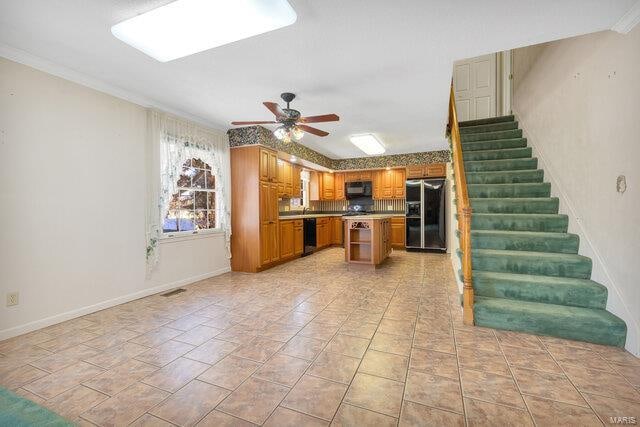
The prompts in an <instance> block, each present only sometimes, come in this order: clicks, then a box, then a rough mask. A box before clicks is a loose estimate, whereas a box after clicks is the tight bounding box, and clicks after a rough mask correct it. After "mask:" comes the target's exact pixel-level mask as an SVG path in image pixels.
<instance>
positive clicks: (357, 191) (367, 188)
mask: <svg viewBox="0 0 640 427" xmlns="http://www.w3.org/2000/svg"><path fill="white" fill-rule="evenodd" d="M372 187H373V186H372V184H371V181H355V182H347V183H346V184H345V194H346V196H347V199H357V198H359V197H371V195H372V194H373V191H372Z"/></svg>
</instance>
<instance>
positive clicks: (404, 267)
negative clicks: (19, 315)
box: [0, 249, 640, 426]
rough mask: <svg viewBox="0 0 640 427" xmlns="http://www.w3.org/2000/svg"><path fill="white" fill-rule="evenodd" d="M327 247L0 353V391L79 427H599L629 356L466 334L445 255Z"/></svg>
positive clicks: (614, 410) (513, 336)
mask: <svg viewBox="0 0 640 427" xmlns="http://www.w3.org/2000/svg"><path fill="white" fill-rule="evenodd" d="M342 254H343V252H342V250H341V249H329V250H325V251H322V252H320V253H318V254H314V255H313V256H310V257H306V258H303V259H300V260H297V261H294V262H290V263H288V264H285V265H282V266H279V267H277V268H274V269H271V270H269V271H266V272H263V273H260V274H241V273H229V274H225V275H222V276H218V277H214V278H211V279H208V280H204V281H202V282H198V283H196V284H193V285H191V286H188V287H186V289H187V291H186V292H184V293H181V294H178V295H175V296H172V297H163V296H159V295H155V296H151V297H148V298H144V299H140V300H137V301H133V302H130V303H127V304H123V305H119V306H117V307H114V308H111V309H108V310H104V311H100V312H97V313H94V314H91V315H88V316H84V317H82V318H78V319H74V320H71V321H68V322H64V323H61V324H58V325H54V326H50V327H48V328H44V329H42V330H39V331H36V332H32V333H30V334H27V335H23V336H20V337H16V338H13V339H10V340H7V341H4V342H0V385H2V386H3V387H7V388H9V389H12V390H15V391H16V392H17V393H19V394H21V395H22V396H25V397H27V398H29V399H32V400H33V401H35V402H38V403H40V404H42V405H45V406H47V407H49V408H51V409H52V410H54V411H56V412H58V413H59V414H61V415H62V416H64V417H66V418H68V419H69V420H72V421H75V422H77V423H79V424H81V425H91V424H96V425H100V426H120V425H123V426H124V425H128V424H133V425H137V426H142V425H152V426H161V425H199V426H226V425H229V426H250V425H254V424H258V425H262V424H264V425H267V426H305V425H309V426H323V425H328V424H332V425H335V426H374V425H375V426H387V425H389V426H395V425H402V426H409V425H464V424H466V425H514V426H516V425H534V424H536V425H539V426H546V425H552V424H563V425H580V426H588V425H602V424H603V423H604V424H609V423H610V421H611V419H610V417H640V392H639V390H640V359H637V358H635V357H634V356H632V355H630V354H629V353H627V352H625V351H623V350H620V349H616V348H610V347H603V346H597V345H592V344H586V343H580V342H570V341H565V340H559V339H553V338H545V337H536V336H532V335H524V334H517V333H510V332H504V331H494V330H490V329H484V328H477V327H465V326H463V325H462V322H461V315H462V313H461V309H460V305H459V303H458V301H459V297H458V295H457V290H456V287H455V284H454V279H453V272H452V269H451V267H450V262H449V259H448V258H447V256H445V255H438V254H417V253H405V252H402V251H401V252H394V253H393V255H392V256H391V258H390V259H389V260H388V262H387V263H386V264H385V265H384V267H383V268H381V269H379V270H378V271H377V272H362V271H349V270H348V269H347V267H346V266H345V264H344V263H343V261H342V257H343V255H342Z"/></svg>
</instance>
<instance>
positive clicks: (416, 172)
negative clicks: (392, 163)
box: [407, 163, 447, 179]
mask: <svg viewBox="0 0 640 427" xmlns="http://www.w3.org/2000/svg"><path fill="white" fill-rule="evenodd" d="M445 176H447V164H446V163H429V164H426V165H409V166H407V179H417V178H444V177H445Z"/></svg>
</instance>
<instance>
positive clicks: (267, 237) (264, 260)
mask: <svg viewBox="0 0 640 427" xmlns="http://www.w3.org/2000/svg"><path fill="white" fill-rule="evenodd" d="M278 234H279V233H278V223H277V222H276V221H267V222H263V223H262V224H260V261H261V264H262V265H266V264H270V263H272V262H276V261H278V260H279V259H280V250H279V245H278V240H280V239H278Z"/></svg>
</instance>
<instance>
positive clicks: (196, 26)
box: [111, 0, 297, 62]
mask: <svg viewBox="0 0 640 427" xmlns="http://www.w3.org/2000/svg"><path fill="white" fill-rule="evenodd" d="M296 19H297V15H296V12H295V11H294V10H293V8H292V7H291V5H290V4H289V3H288V2H287V0H177V1H174V2H172V3H169V4H167V5H165V6H162V7H159V8H157V9H154V10H151V11H149V12H147V13H143V14H141V15H138V16H136V17H134V18H131V19H127V20H126V21H123V22H120V23H119V24H116V25H114V26H113V27H111V32H112V33H113V35H114V36H116V37H117V38H119V39H120V40H122V41H123V42H125V43H127V44H128V45H131V46H133V47H135V48H136V49H139V50H141V51H142V52H144V53H146V54H147V55H149V56H151V57H152V58H155V59H157V60H158V61H161V62H167V61H171V60H174V59H177V58H182V57H183V56H187V55H192V54H194V53H198V52H202V51H203V50H207V49H211V48H214V47H217V46H222V45H225V44H228V43H232V42H235V41H238V40H242V39H246V38H249V37H252V36H255V35H258V34H262V33H266V32H268V31H272V30H277V29H278V28H282V27H286V26H288V25H291V24H293V23H294V22H296Z"/></svg>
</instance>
